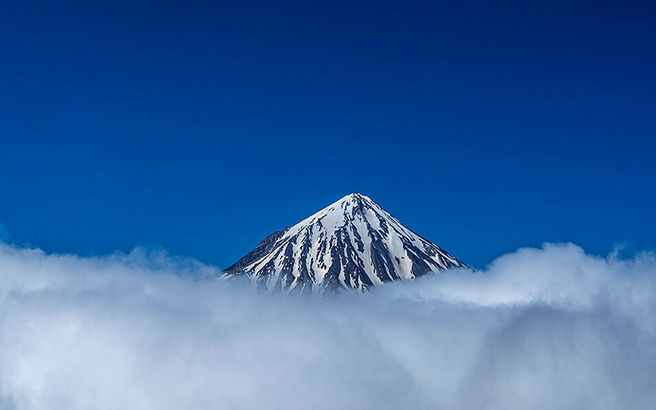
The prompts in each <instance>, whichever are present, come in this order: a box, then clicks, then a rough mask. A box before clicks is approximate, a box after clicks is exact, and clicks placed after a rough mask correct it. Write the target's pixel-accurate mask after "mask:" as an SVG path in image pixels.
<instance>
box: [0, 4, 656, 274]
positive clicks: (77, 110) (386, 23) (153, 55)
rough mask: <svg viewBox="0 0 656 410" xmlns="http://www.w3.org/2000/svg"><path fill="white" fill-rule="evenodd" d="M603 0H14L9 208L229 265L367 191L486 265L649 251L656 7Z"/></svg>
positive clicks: (56, 228)
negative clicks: (528, 257) (549, 251)
mask: <svg viewBox="0 0 656 410" xmlns="http://www.w3.org/2000/svg"><path fill="white" fill-rule="evenodd" d="M27 3H29V5H28V4H27ZM593 3H594V4H586V3H576V2H571V1H568V2H513V3H509V2H462V1H451V2H425V3H422V2H380V1H377V2H311V1H307V0H305V1H298V2H286V1H275V2H273V1H262V2H245V1H229V2H221V1H217V2H211V1H201V2H191V4H187V2H184V5H183V2H179V3H178V2H168V1H157V2H144V1H142V2H139V1H125V2H100V1H84V2H75V4H73V5H70V4H69V5H63V4H61V3H60V2H47V3H43V4H38V2H23V1H20V2H13V1H8V2H3V3H2V6H0V7H1V10H0V36H1V37H2V38H3V41H2V42H0V58H1V63H0V76H1V78H2V83H1V84H2V86H1V91H0V139H1V140H0V143H1V144H0V175H1V177H0V195H1V197H0V224H2V225H4V227H5V228H6V230H7V231H8V232H9V233H10V234H11V238H12V240H14V241H16V242H18V243H23V244H31V245H34V246H39V247H42V248H44V249H46V250H48V251H58V252H75V253H81V254H97V253H107V252H111V251H113V250H115V249H120V250H129V249H131V248H132V247H133V246H134V245H137V244H153V245H156V246H161V247H163V248H166V249H168V250H169V251H171V252H173V253H176V254H183V255H189V256H193V257H196V258H199V259H201V260H203V261H207V262H210V263H214V264H218V265H220V266H227V265H229V264H231V263H232V262H234V261H235V260H236V259H237V258H239V257H240V256H242V254H244V253H246V252H248V251H249V250H251V249H252V248H253V247H254V246H255V245H256V244H257V243H258V242H259V240H260V239H262V238H263V237H264V236H266V235H267V234H269V233H271V232H273V231H275V230H279V229H281V228H282V227H284V226H285V225H292V224H294V223H296V222H297V221H299V220H300V219H302V218H304V217H306V216H308V215H309V214H311V213H313V212H314V211H316V210H318V209H320V208H322V207H323V206H325V205H327V204H329V203H331V202H333V201H335V200H337V199H338V198H340V197H341V196H343V195H346V194H348V193H350V192H362V193H364V194H366V195H369V196H370V197H371V198H373V199H374V200H375V201H376V202H378V203H379V204H380V205H381V206H383V207H384V208H385V209H387V210H388V211H390V212H391V213H392V214H394V215H395V216H397V217H398V218H399V219H400V220H401V221H402V222H404V223H405V224H406V225H408V226H409V227H411V228H412V229H414V230H415V231H417V232H418V233H420V234H422V235H423V236H425V237H427V238H428V239H430V240H432V241H434V242H436V243H438V244H439V245H441V246H443V247H444V248H446V249H447V250H449V251H450V252H451V253H453V254H454V255H455V256H457V257H459V258H460V259H462V260H463V261H465V262H467V263H470V264H472V265H473V266H477V267H481V266H483V265H485V264H486V263H488V262H489V261H491V260H492V259H493V258H494V257H495V256H497V255H500V254H502V253H504V252H507V251H510V250H513V249H515V248H517V247H520V246H533V245H539V244H540V243H542V242H543V241H573V242H576V243H578V244H580V245H582V246H583V247H585V248H586V249H587V250H588V251H591V252H596V253H607V252H608V251H609V250H610V249H611V248H612V247H613V245H614V244H616V243H624V244H627V245H628V246H630V247H632V248H634V249H654V248H656V234H655V233H654V231H655V228H656V187H655V185H656V184H655V177H656V163H655V157H656V75H655V73H656V46H655V44H656V24H654V21H656V12H655V10H654V6H653V5H651V4H650V3H649V2H644V3H637V2H633V3H632V2H593Z"/></svg>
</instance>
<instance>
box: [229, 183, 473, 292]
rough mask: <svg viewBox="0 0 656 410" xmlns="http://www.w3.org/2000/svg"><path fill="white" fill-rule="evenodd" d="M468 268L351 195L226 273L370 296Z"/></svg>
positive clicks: (299, 288)
mask: <svg viewBox="0 0 656 410" xmlns="http://www.w3.org/2000/svg"><path fill="white" fill-rule="evenodd" d="M453 267H466V265H465V264H464V263H462V262H460V261H459V260H457V259H456V258H454V257H453V256H451V255H449V254H448V253H447V252H446V251H444V250H443V249H442V248H440V247H439V246H437V245H435V244H433V243H431V242H429V241H427V240H426V239H424V238H422V237H421V236H419V235H417V234H416V233H414V232H413V231H411V230H410V229H408V228H407V227H405V226H404V225H403V224H401V222H399V220H398V219H396V218H395V217H393V216H392V215H390V214H389V213H387V212H385V211H384V210H383V209H382V208H381V207H380V206H378V204H376V203H375V202H374V201H372V200H371V199H370V198H369V197H367V196H364V195H361V194H350V195H347V196H345V197H344V198H342V199H340V200H339V201H337V202H335V203H333V204H332V205H329V206H327V207H326V208H324V209H322V210H321V211H319V212H317V213H315V214H314V215H312V216H310V217H308V218H306V219H304V220H303V221H301V222H299V223H297V224H296V225H294V226H292V227H291V228H285V229H284V230H282V231H279V232H275V233H273V234H271V235H269V236H267V237H266V238H265V239H264V240H263V241H262V242H260V244H259V245H258V246H257V247H256V248H255V249H254V250H253V251H251V252H250V253H248V254H247V255H246V256H244V257H243V258H241V259H240V260H239V261H237V263H235V264H234V265H232V266H231V267H229V268H228V269H226V270H225V274H226V275H228V276H232V275H248V276H249V277H250V279H251V280H252V281H254V282H256V284H257V285H258V286H259V287H264V288H266V289H267V290H269V291H274V290H286V291H289V292H320V293H323V292H334V291H336V290H338V289H341V288H347V289H357V290H359V291H361V292H365V291H366V290H367V289H368V288H370V287H371V286H380V285H382V284H383V283H385V282H389V281H393V280H398V279H401V280H408V279H413V278H415V277H418V276H421V275H424V274H426V273H428V272H432V271H433V272H434V271H439V270H445V269H449V268H453Z"/></svg>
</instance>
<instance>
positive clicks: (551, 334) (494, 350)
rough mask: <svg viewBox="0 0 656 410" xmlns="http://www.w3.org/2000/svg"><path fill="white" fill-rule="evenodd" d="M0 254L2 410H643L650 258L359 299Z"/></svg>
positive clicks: (157, 258)
mask: <svg viewBox="0 0 656 410" xmlns="http://www.w3.org/2000/svg"><path fill="white" fill-rule="evenodd" d="M216 272H217V270H216V269H215V268H213V267H211V266H206V265H203V264H201V263H199V262H197V261H194V260H191V259H182V258H175V257H171V256H168V255H166V254H165V253H162V252H147V251H143V250H135V251H133V252H132V253H130V254H127V255H125V254H115V255H111V256H103V257H91V258H84V257H79V256H75V255H55V254H47V253H44V252H43V251H41V250H38V249H27V248H22V247H16V246H13V245H10V244H6V243H0V409H112V410H114V409H153V410H167V409H302V410H307V409H358V410H361V409H559V408H568V409H593V408H594V409H648V408H654V405H655V404H654V403H656V256H655V255H654V254H653V253H640V254H636V255H634V256H631V257H630V258H623V257H620V256H619V255H617V254H616V253H614V254H611V255H609V256H608V257H599V256H593V255H589V254H586V253H585V252H584V250H583V249H581V248H580V247H578V246H575V245H572V244H546V245H544V246H543V247H542V248H539V249H521V250H518V251H517V252H514V253H511V254H507V255H504V256H502V257H500V258H498V259H496V260H495V261H494V262H493V263H492V264H491V265H490V266H488V267H487V268H486V269H485V270H484V271H480V272H475V273H474V272H468V271H453V272H448V273H444V274H440V275H431V276H430V277H423V278H420V279H418V280H416V281H414V282H408V283H394V284H389V285H386V286H384V287H382V288H379V289H375V290H374V291H373V292H371V293H370V294H367V295H351V294H342V295H338V296H335V297H293V296H287V297H285V296H283V295H263V294H257V293H254V292H253V291H252V290H251V289H250V288H248V287H246V286H244V285H243V284H240V283H230V282H221V281H217V280H209V279H201V278H206V277H211V276H212V275H214V274H215V273H216Z"/></svg>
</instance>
